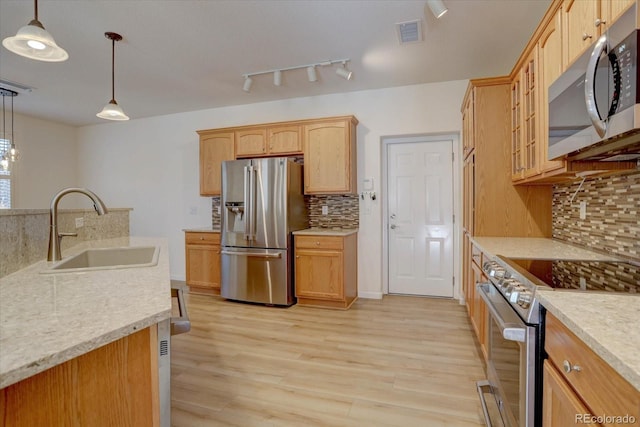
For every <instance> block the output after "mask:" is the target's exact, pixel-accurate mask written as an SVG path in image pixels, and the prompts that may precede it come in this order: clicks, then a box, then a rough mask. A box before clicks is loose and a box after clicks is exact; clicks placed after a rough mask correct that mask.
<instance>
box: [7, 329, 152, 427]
mask: <svg viewBox="0 0 640 427" xmlns="http://www.w3.org/2000/svg"><path fill="white" fill-rule="evenodd" d="M158 348H159V347H158V334H157V326H155V325H153V326H151V327H149V328H145V329H142V330H140V331H139V332H136V333H133V334H131V335H128V336H126V337H124V338H120V339H118V340H116V341H114V342H112V343H109V344H106V345H104V346H102V347H100V348H97V349H95V350H93V351H90V352H88V353H85V354H83V355H81V356H78V357H76V358H74V359H71V360H69V361H67V362H64V363H61V364H60V365H57V366H54V367H52V368H50V369H47V370H46V371H43V372H40V373H39V374H36V375H34V376H32V377H29V378H26V379H24V380H22V381H20V382H17V383H15V384H12V385H10V386H8V387H5V388H3V389H0V420H1V421H0V423H1V424H0V425H2V426H5V425H6V426H7V427H33V426H149V427H152V426H160V398H159V389H158Z"/></svg>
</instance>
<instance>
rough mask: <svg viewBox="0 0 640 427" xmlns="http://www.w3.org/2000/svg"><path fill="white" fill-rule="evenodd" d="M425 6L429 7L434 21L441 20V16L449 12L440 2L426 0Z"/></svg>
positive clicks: (439, 0)
mask: <svg viewBox="0 0 640 427" xmlns="http://www.w3.org/2000/svg"><path fill="white" fill-rule="evenodd" d="M427 6H429V9H431V13H433V16H435V17H436V19H440V18H442V16H443V15H444V14H445V13H447V11H449V9H447V6H445V5H444V2H443V1H442V0H427Z"/></svg>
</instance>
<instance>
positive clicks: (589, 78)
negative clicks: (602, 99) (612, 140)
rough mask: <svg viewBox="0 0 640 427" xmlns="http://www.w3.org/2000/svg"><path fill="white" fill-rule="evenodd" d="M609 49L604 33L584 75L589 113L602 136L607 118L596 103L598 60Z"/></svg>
mask: <svg viewBox="0 0 640 427" xmlns="http://www.w3.org/2000/svg"><path fill="white" fill-rule="evenodd" d="M606 50H607V35H606V34H603V35H602V36H601V37H600V38H599V39H598V41H596V43H595V45H594V47H593V51H592V52H591V56H590V57H589V63H588V64H587V73H586V74H585V76H584V100H585V102H586V104H587V114H589V118H590V119H591V123H592V124H593V127H594V128H595V130H596V132H597V133H598V135H600V137H604V135H605V133H606V132H607V122H606V118H605V120H603V119H602V118H601V117H600V114H599V113H598V106H597V105H596V94H595V87H594V85H595V81H596V70H597V66H598V60H599V59H600V55H602V53H603V52H605V53H606Z"/></svg>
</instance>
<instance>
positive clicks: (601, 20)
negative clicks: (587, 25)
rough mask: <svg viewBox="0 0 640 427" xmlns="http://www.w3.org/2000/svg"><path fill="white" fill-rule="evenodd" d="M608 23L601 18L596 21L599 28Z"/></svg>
mask: <svg viewBox="0 0 640 427" xmlns="http://www.w3.org/2000/svg"><path fill="white" fill-rule="evenodd" d="M606 23H607V21H605V20H604V19H600V18H598V19H596V22H595V24H596V27H599V26H600V25H604V24H606Z"/></svg>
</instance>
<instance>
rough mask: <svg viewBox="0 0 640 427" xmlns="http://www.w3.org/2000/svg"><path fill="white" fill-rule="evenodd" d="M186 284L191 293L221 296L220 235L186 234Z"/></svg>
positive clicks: (210, 233) (209, 233) (205, 233)
mask: <svg viewBox="0 0 640 427" xmlns="http://www.w3.org/2000/svg"><path fill="white" fill-rule="evenodd" d="M185 258H186V270H187V272H186V273H187V274H186V276H187V277H186V282H187V285H189V289H190V292H192V293H201V294H209V295H220V233H215V232H213V233H212V232H192V231H187V232H186V233H185Z"/></svg>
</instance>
